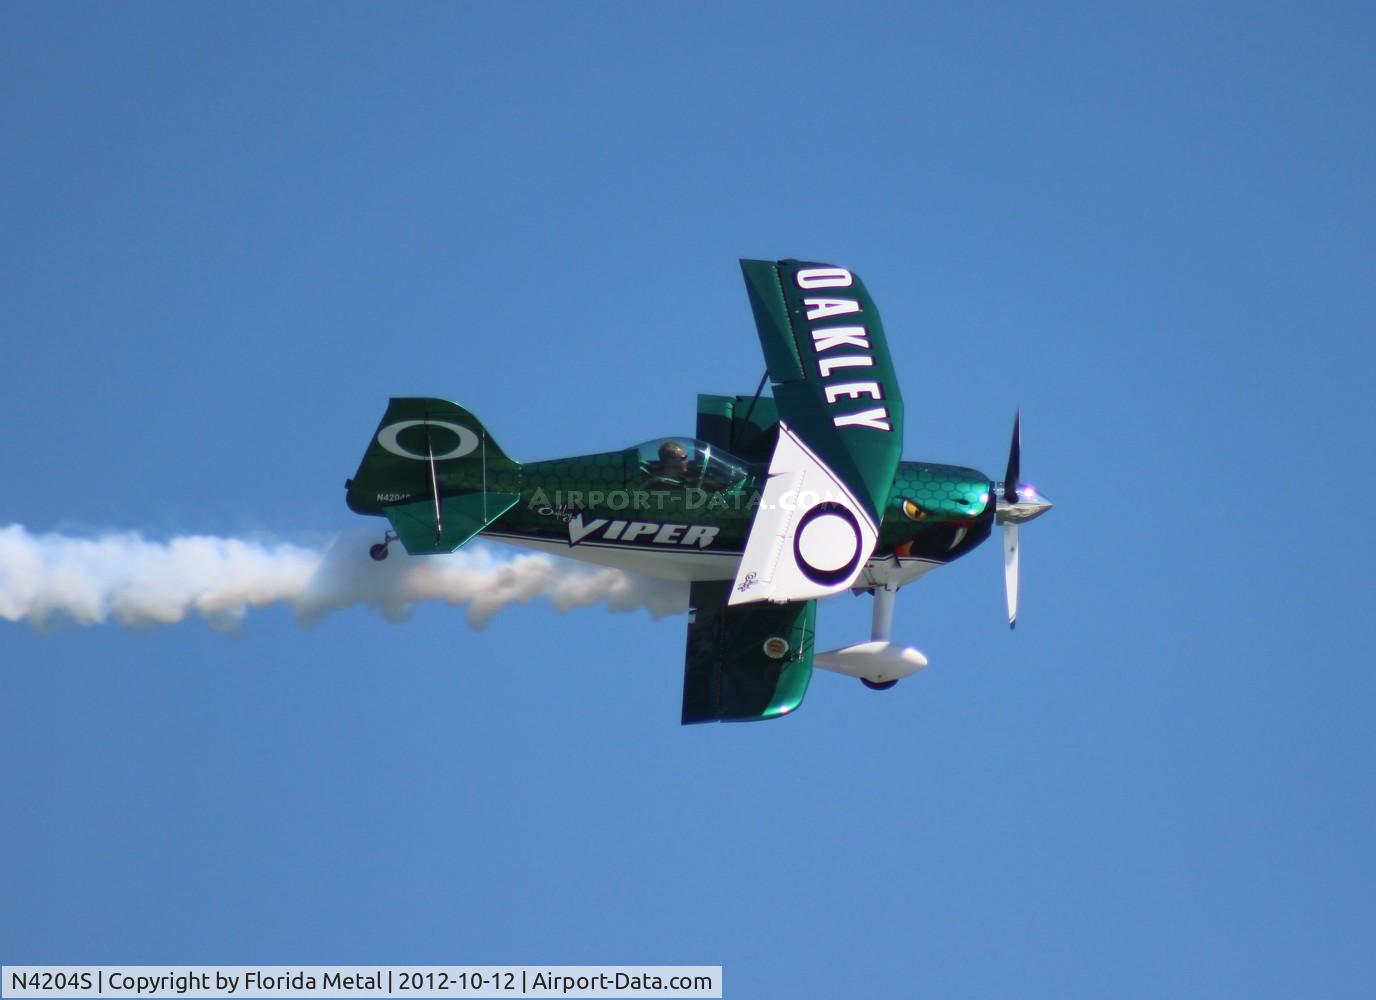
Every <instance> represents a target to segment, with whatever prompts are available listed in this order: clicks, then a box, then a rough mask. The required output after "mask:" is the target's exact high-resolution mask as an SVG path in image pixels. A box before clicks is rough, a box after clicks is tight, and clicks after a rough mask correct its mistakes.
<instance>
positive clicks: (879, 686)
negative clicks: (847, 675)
mask: <svg viewBox="0 0 1376 1000" xmlns="http://www.w3.org/2000/svg"><path fill="white" fill-rule="evenodd" d="M860 683H861V684H863V685H865V687H867V688H869V689H870V690H871V691H887V690H888V689H889V688H891V687H893V686H894V685H895V684H897V683H898V678H897V677H895V678H894V679H893V680H891V681H872V680H870V679H869V678H867V677H861V678H860Z"/></svg>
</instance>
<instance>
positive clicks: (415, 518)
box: [382, 493, 521, 556]
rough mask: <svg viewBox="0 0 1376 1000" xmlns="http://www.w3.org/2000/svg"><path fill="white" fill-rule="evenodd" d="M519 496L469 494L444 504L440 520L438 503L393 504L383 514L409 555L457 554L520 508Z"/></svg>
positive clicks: (441, 508)
mask: <svg viewBox="0 0 1376 1000" xmlns="http://www.w3.org/2000/svg"><path fill="white" fill-rule="evenodd" d="M520 499H521V495H520V494H519V493H465V494H462V495H460V496H452V497H444V498H443V499H442V500H441V501H440V505H439V508H440V518H439V521H438V522H436V519H435V502H434V501H433V500H419V501H416V502H414V503H400V504H393V505H392V506H390V507H384V508H383V511H382V512H383V513H384V514H386V515H387V520H389V521H391V522H392V529H393V530H394V531H395V532H396V533H397V537H398V538H400V539H401V544H402V545H404V546H405V547H406V551H407V553H408V554H409V555H413V556H426V555H436V554H439V553H445V552H453V551H454V550H455V549H457V548H458V547H459V546H460V545H462V544H463V543H464V542H466V541H468V540H469V539H470V538H472V537H473V536H474V535H476V534H477V533H478V532H480V531H482V530H483V528H485V527H487V526H488V525H489V524H491V523H492V522H493V521H495V520H497V518H499V517H501V516H502V515H503V514H505V513H506V512H507V511H508V510H510V509H511V508H512V507H514V506H515V505H516V501H517V500H520Z"/></svg>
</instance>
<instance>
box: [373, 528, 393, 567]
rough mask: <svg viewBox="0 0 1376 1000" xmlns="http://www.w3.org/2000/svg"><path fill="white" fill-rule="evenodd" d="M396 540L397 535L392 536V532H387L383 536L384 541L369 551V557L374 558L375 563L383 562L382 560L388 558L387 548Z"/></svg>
mask: <svg viewBox="0 0 1376 1000" xmlns="http://www.w3.org/2000/svg"><path fill="white" fill-rule="evenodd" d="M396 540H397V536H396V535H394V534H392V533H391V532H390V531H388V532H385V533H384V534H383V536H382V541H381V542H379V543H378V544H376V545H374V546H372V547H371V548H369V549H368V555H370V556H372V557H373V559H374V561H376V562H382V560H384V559H386V558H387V546H389V545H391V544H392V543H393V542H395V541H396Z"/></svg>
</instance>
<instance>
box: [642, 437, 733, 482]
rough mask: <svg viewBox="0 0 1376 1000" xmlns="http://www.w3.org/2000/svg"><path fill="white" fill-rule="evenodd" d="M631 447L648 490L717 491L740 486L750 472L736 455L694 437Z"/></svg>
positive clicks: (654, 441)
mask: <svg viewBox="0 0 1376 1000" xmlns="http://www.w3.org/2000/svg"><path fill="white" fill-rule="evenodd" d="M630 450H631V451H632V452H633V453H634V454H635V456H636V458H637V460H638V461H639V463H640V479H641V482H642V483H643V484H644V485H645V486H646V487H647V488H650V489H654V488H659V489H673V488H682V489H701V490H707V491H709V492H716V491H718V490H726V489H730V488H731V487H733V486H738V485H740V484H741V483H742V482H744V481H745V477H746V476H748V475H749V474H750V473H749V469H748V467H747V466H746V463H744V462H742V461H741V460H740V459H739V458H736V456H734V455H732V454H730V453H728V452H726V451H723V450H722V449H721V448H718V447H717V446H716V445H713V444H708V443H707V442H706V441H699V440H697V439H696V438H684V437H670V438H656V439H655V440H653V441H646V442H645V443H644V444H638V445H636V446H635V447H633V448H631V449H630Z"/></svg>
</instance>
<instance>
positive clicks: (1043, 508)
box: [994, 411, 1051, 628]
mask: <svg viewBox="0 0 1376 1000" xmlns="http://www.w3.org/2000/svg"><path fill="white" fill-rule="evenodd" d="M1021 475H1022V413H1021V411H1018V412H1016V413H1014V414H1013V442H1012V444H1010V445H1009V446H1008V470H1007V472H1005V473H1004V476H1003V482H1002V483H999V484H996V485H997V487H998V499H997V500H996V501H995V511H994V519H995V520H996V521H998V522H999V524H1001V525H1003V590H1004V596H1005V597H1006V598H1007V601H1008V627H1009V628H1015V627H1016V626H1017V624H1018V525H1020V524H1022V523H1023V522H1024V521H1030V520H1032V519H1033V518H1034V517H1040V516H1041V515H1042V514H1045V513H1046V512H1047V511H1048V510H1050V509H1051V501H1050V500H1047V499H1046V498H1045V497H1043V496H1042V495H1041V494H1040V493H1038V492H1037V489H1036V487H1034V486H1030V485H1028V484H1026V483H1020V482H1018V480H1019V479H1020V478H1021Z"/></svg>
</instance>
